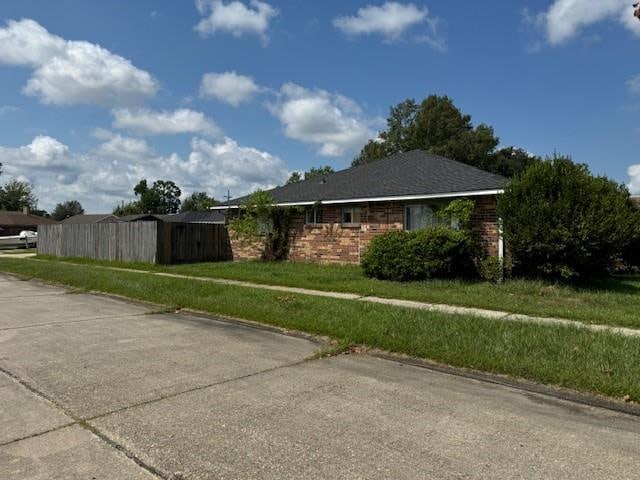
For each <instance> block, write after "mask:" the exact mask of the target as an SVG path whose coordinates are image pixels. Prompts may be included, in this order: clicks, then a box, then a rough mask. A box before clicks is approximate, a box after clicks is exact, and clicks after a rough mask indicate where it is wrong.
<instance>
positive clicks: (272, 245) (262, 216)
mask: <svg viewBox="0 0 640 480" xmlns="http://www.w3.org/2000/svg"><path fill="white" fill-rule="evenodd" d="M292 213H293V209H292V208H291V207H279V206H277V205H276V203H275V200H274V199H273V197H272V196H271V194H270V193H269V192H265V191H263V190H257V191H256V192H254V193H252V194H251V195H250V196H249V197H247V199H246V200H245V201H244V202H243V203H242V205H240V209H239V211H238V215H237V216H236V217H234V218H232V219H231V220H230V221H229V232H230V235H231V237H232V238H233V239H235V240H237V241H238V242H239V243H240V244H241V245H244V246H250V247H257V248H259V249H260V250H261V259H262V260H263V261H277V260H286V259H287V256H288V255H289V233H290V232H289V223H290V220H291V214H292Z"/></svg>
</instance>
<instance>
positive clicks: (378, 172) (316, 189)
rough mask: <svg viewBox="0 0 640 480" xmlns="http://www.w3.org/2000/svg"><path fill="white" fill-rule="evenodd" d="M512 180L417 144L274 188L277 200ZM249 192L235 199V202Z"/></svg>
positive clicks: (423, 191)
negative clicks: (409, 149)
mask: <svg viewBox="0 0 640 480" xmlns="http://www.w3.org/2000/svg"><path fill="white" fill-rule="evenodd" d="M507 181H508V180H507V179H506V178H505V177H502V176H500V175H495V174H493V173H489V172H485V171H484V170H480V169H478V168H475V167H472V166H470V165H467V164H465V163H461V162H457V161H455V160H450V159H448V158H444V157H439V156H437V155H432V154H429V153H426V152H424V151H421V150H412V151H410V152H405V153H398V154H395V155H391V156H389V157H387V158H385V159H382V160H378V161H376V162H372V163H368V164H365V165H359V166H357V167H352V168H349V169H347V170H342V171H340V172H336V173H331V174H328V175H325V176H323V177H320V178H314V179H311V180H305V181H303V182H299V183H294V184H291V185H285V186H283V187H277V188H274V189H273V190H269V193H271V195H272V196H273V198H274V199H275V201H276V202H277V203H306V202H318V201H336V200H350V199H367V198H384V197H397V196H413V195H437V194H449V193H464V192H476V191H483V190H499V189H502V188H504V186H505V185H506V183H507ZM246 198H247V197H242V198H237V199H234V200H231V201H230V202H229V205H238V204H240V203H242V201H243V200H244V199H246Z"/></svg>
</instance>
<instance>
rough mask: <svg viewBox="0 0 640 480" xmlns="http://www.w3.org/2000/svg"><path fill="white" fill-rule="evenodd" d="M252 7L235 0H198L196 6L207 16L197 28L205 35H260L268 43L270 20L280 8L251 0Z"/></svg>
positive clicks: (276, 14) (258, 0)
mask: <svg viewBox="0 0 640 480" xmlns="http://www.w3.org/2000/svg"><path fill="white" fill-rule="evenodd" d="M249 5H250V7H247V6H246V5H245V4H244V3H243V2H241V1H238V0H234V1H232V2H229V3H225V2H224V1H222V0H196V7H197V8H198V11H199V12H200V14H201V15H204V16H205V18H203V19H202V20H200V22H199V23H198V24H197V25H196V27H195V29H196V30H197V31H198V32H199V33H200V34H201V35H203V36H207V35H213V34H214V33H217V32H225V33H230V34H231V35H233V36H234V37H241V36H242V35H244V34H253V35H258V36H259V37H260V38H261V39H262V41H263V43H265V44H266V43H268V41H269V37H268V36H267V30H268V29H269V22H270V21H271V20H272V19H273V18H275V17H277V16H278V10H277V9H275V8H273V7H272V6H271V5H269V4H268V3H266V2H262V1H260V0H251V1H250V3H249Z"/></svg>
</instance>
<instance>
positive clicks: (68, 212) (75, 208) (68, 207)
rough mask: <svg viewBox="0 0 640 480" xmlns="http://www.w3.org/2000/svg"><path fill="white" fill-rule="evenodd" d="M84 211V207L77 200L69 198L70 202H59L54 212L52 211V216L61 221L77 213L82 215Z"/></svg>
mask: <svg viewBox="0 0 640 480" xmlns="http://www.w3.org/2000/svg"><path fill="white" fill-rule="evenodd" d="M83 213H84V208H82V205H81V204H80V202H78V201H77V200H69V201H68V202H62V203H58V204H57V205H56V206H55V208H54V209H53V212H51V216H52V217H53V219H54V220H57V221H61V220H64V219H65V218H69V217H73V216H75V215H82V214H83Z"/></svg>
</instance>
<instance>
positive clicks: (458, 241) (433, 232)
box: [362, 226, 478, 282]
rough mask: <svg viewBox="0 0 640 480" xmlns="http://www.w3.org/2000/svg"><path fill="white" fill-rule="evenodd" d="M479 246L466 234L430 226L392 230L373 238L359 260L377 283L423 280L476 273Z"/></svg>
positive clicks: (465, 232) (468, 275)
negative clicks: (409, 230) (409, 229)
mask: <svg viewBox="0 0 640 480" xmlns="http://www.w3.org/2000/svg"><path fill="white" fill-rule="evenodd" d="M477 254H478V243H477V241H476V240H475V238H474V237H473V236H472V235H471V234H470V233H469V232H467V231H464V230H460V231H458V230H452V229H450V228H448V227H443V226H440V227H433V228H427V229H424V230H416V231H412V232H405V231H393V232H388V233H386V234H384V235H380V236H379V237H376V238H374V239H373V240H372V241H371V244H370V245H369V248H368V249H367V251H366V252H365V254H364V256H363V259H362V268H363V270H364V273H365V274H366V275H367V276H369V277H374V278H378V279H380V280H396V281H402V282H404V281H411V280H426V279H429V278H452V277H470V276H473V275H474V274H475V271H476V269H475V265H474V258H475V257H476V256H477Z"/></svg>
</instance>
